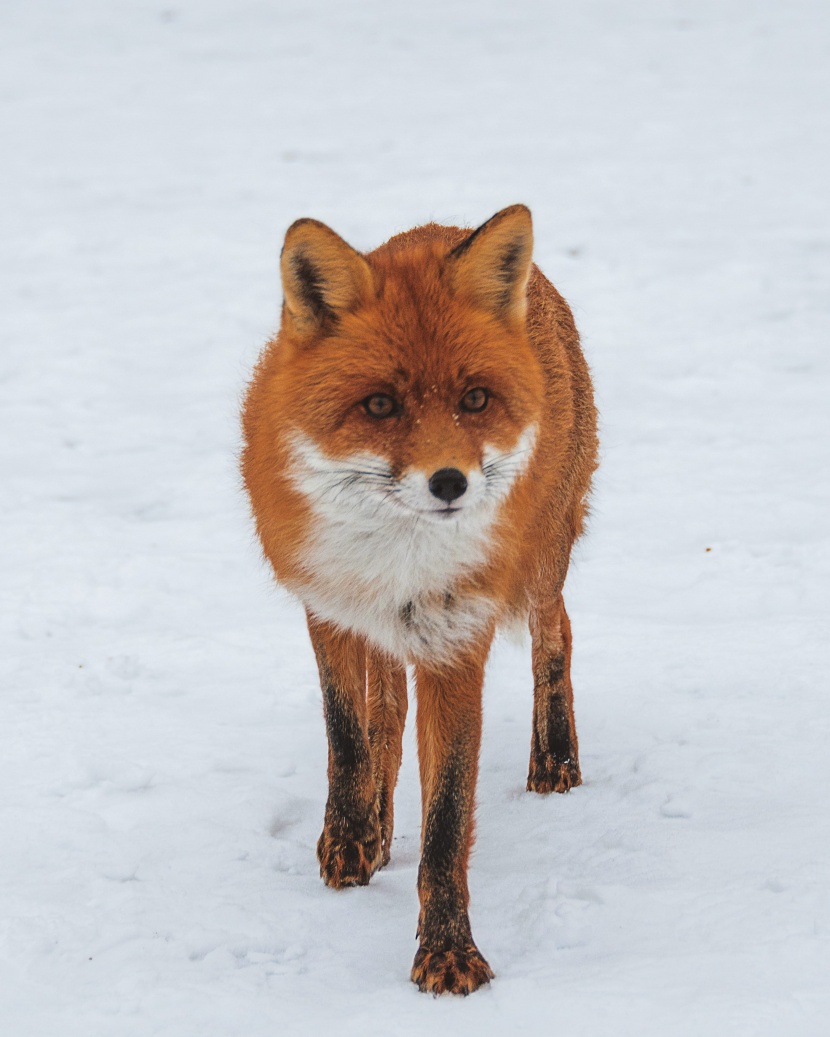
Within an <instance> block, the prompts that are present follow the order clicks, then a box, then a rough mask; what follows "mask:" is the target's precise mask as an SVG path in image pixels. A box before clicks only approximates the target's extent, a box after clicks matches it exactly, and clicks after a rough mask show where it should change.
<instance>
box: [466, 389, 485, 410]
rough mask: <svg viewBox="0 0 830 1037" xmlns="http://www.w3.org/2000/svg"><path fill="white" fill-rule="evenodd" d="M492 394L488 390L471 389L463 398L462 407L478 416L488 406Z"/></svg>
mask: <svg viewBox="0 0 830 1037" xmlns="http://www.w3.org/2000/svg"><path fill="white" fill-rule="evenodd" d="M489 399H490V394H489V393H488V392H487V390H486V389H480V388H479V389H470V391H469V392H466V393H464V395H463V396H462V397H461V406H462V407H463V408H464V410H466V411H469V412H470V413H471V414H478V413H479V412H480V411H483V410H484V408H485V407H486V406H487V402H488V401H489Z"/></svg>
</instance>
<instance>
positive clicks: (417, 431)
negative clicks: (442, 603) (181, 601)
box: [275, 205, 543, 523]
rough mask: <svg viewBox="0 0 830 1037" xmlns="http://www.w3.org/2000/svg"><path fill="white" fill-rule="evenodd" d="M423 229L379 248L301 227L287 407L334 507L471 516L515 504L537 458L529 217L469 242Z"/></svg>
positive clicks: (286, 355) (295, 250)
mask: <svg viewBox="0 0 830 1037" xmlns="http://www.w3.org/2000/svg"><path fill="white" fill-rule="evenodd" d="M424 230H431V231H432V232H433V233H430V234H424V235H422V236H419V235H418V232H417V231H416V232H414V233H413V232H410V233H409V234H403V235H399V237H398V238H393V239H392V240H391V241H389V242H388V243H387V244H386V245H385V246H383V247H382V248H380V249H378V250H376V251H375V252H373V253H371V254H369V255H363V254H361V253H359V252H357V251H355V250H354V249H353V248H352V247H351V246H349V245H348V244H347V243H346V242H345V241H343V239H342V238H340V237H339V236H338V235H337V234H335V233H334V231H332V230H330V229H329V228H328V227H327V226H325V225H324V224H322V223H318V222H317V221H315V220H309V219H304V220H299V221H297V222H296V223H294V224H293V225H292V226H291V227H290V229H289V230H288V233H287V236H286V239H285V246H284V249H283V252H282V257H281V272H282V282H283V289H284V296H285V302H284V307H283V321H282V327H281V332H280V353H281V360H282V363H281V367H282V373H283V378H282V379H280V381H281V383H282V385H283V387H285V388H286V391H284V392H281V393H280V397H281V398H280V399H279V401H278V406H279V407H280V409H281V411H282V415H283V418H284V419H286V420H287V421H288V423H289V425H290V427H291V428H293V430H294V436H293V445H294V451H295V460H296V463H297V466H298V467H297V470H298V481H299V483H300V485H301V487H302V489H303V491H304V493H306V495H307V496H308V497H309V498H310V499H311V500H312V501H313V502H315V503H317V504H318V505H320V506H321V507H328V506H330V507H331V508H332V509H334V510H337V509H340V510H341V512H344V513H345V512H346V511H348V510H350V509H353V508H357V509H359V510H371V511H373V512H374V513H375V514H378V513H379V514H387V513H388V514H389V515H395V514H397V515H399V516H400V515H404V514H405V515H408V516H410V517H412V516H417V517H418V518H420V519H422V520H423V521H425V522H428V523H435V522H438V523H441V522H446V521H447V520H449V519H458V520H463V519H464V518H465V516H466V515H468V514H471V513H473V512H474V511H478V510H479V509H482V508H484V509H485V510H492V508H493V507H494V506H495V505H496V504H497V503H498V502H499V501H500V500H503V499H504V498H505V497H506V496H507V494H508V493H509V491H510V488H511V486H512V484H513V482H514V481H515V479H516V477H517V476H518V475H519V474H520V473H521V472H522V471H523V470H524V469H525V467H526V466H527V463H528V461H529V459H530V456H531V454H532V451H533V447H534V443H535V435H536V429H537V425H538V421H539V417H540V412H541V407H542V400H543V380H542V373H541V369H540V365H539V360H538V358H537V356H536V353H535V352H534V350H533V349H532V348H531V346H530V342H529V340H528V332H527V324H526V316H527V284H528V278H529V276H530V272H531V251H532V225H531V218H530V212H529V210H528V209H527V208H526V207H525V206H523V205H514V206H511V207H510V208H508V209H504V210H502V211H501V212H499V213H497V214H496V215H495V216H494V217H493V218H492V219H490V220H488V222H487V223H485V224H483V225H482V226H481V227H479V228H478V230H476V231H474V232H472V233H470V234H469V235H468V236H466V237H464V238H463V240H461V241H460V242H458V236H459V232H455V238H454V240H453V237H452V233H451V232H450V231H446V230H445V231H444V234H443V236H441V235H436V234H435V233H434V231H435V230H437V228H434V227H432V228H424ZM289 386H290V391H288V390H287V387H289ZM275 402H277V401H275Z"/></svg>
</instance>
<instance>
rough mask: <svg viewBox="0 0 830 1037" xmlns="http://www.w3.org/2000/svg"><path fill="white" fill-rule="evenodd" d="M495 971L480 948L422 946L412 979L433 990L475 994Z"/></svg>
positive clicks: (424, 988)
mask: <svg viewBox="0 0 830 1037" xmlns="http://www.w3.org/2000/svg"><path fill="white" fill-rule="evenodd" d="M493 976H494V972H493V970H492V969H491V968H490V966H489V965H488V964H487V962H486V961H485V960H484V958H483V957H482V956H481V953H480V952H479V950H478V948H477V947H475V946H472V947H463V948H461V947H456V948H453V949H451V950H445V951H431V950H430V949H429V948H428V947H419V948H418V953H417V954H416V955H415V962H414V964H413V965H412V982H413V983H415V984H416V986H417V987H418V989H419V990H421V991H424V992H428V993H430V994H434V995H436V997H437V995H438V994H463V995H464V996H465V997H466V996H467V994H472V992H473V991H474V990H478V988H479V987H483V986H484V985H485V983H489V982H490V980H491V979H492V978H493Z"/></svg>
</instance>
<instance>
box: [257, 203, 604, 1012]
mask: <svg viewBox="0 0 830 1037" xmlns="http://www.w3.org/2000/svg"><path fill="white" fill-rule="evenodd" d="M531 250H532V229H531V222H530V213H529V212H528V210H527V209H526V208H525V207H524V206H512V207H510V208H509V209H505V210H503V211H502V212H500V213H498V214H497V215H496V216H494V217H493V218H492V219H491V220H489V221H488V222H487V223H486V224H484V225H483V226H482V227H480V228H479V229H478V230H477V231H474V232H471V231H469V230H462V229H460V228H456V227H441V226H437V225H435V224H429V225H427V226H425V227H418V228H415V229H414V230H411V231H408V232H406V233H404V234H399V235H397V236H396V237H394V238H392V239H391V240H390V241H388V242H386V244H384V245H382V246H381V247H380V248H378V249H376V250H375V251H374V252H370V253H368V254H366V255H362V254H360V253H358V252H356V251H355V250H354V249H352V248H351V247H350V246H349V245H347V244H346V243H345V242H344V241H342V239H340V238H339V237H338V236H337V235H336V234H335V233H334V232H333V231H331V230H330V229H329V228H328V227H325V226H324V225H323V224H320V223H317V222H316V221H313V220H300V221H298V222H297V223H295V224H294V225H293V226H292V227H291V228H290V229H289V231H288V233H287V235H286V242H285V247H284V249H283V254H282V260H281V269H282V278H283V286H284V291H285V305H284V307H283V319H282V325H281V328H280V331H279V333H278V335H277V336H276V338H274V339H273V340H272V341H271V342H270V343H269V344H268V345H267V347H266V349H265V350H264V352H263V355H262V357H261V358H260V361H259V363H258V365H257V368H256V371H255V373H254V377H253V380H252V382H251V385H250V387H249V390H248V394H247V397H246V400H245V405H244V410H243V427H244V435H245V448H244V453H243V458H242V471H243V476H244V480H245V484H246V487H247V489H248V492H249V494H250V498H251V503H252V507H253V513H254V517H255V520H256V526H257V532H258V534H259V537H260V540H261V542H262V546H263V550H264V552H265V555H266V557H267V559H268V560H269V562H270V563H271V565H272V567H273V569H274V572H275V574H276V576H277V579H278V580H279V581H280V582H281V583H283V584H284V585H285V586H286V587H288V588H289V589H290V590H292V591H293V592H294V593H295V594H296V595H297V596H298V597H299V598H300V600H301V601H303V602H304V604H305V605H306V609H307V611H308V614H309V630H310V633H311V637H312V641H313V643H314V646H315V651H316V653H317V658H318V663H319V666H320V678H321V685H322V688H323V694H324V704H325V710H326V723H327V730H328V735H329V745H330V753H329V802H328V805H327V811H326V823H325V826H324V831H323V835H322V836H321V840H320V844H319V846H318V856H319V858H320V864H321V871H322V873H323V877H324V879H325V880H326V881H327V882H328V883H329V884H330V885H334V886H343V885H350V884H355V883H362V882H366V881H368V880H369V877H370V875H371V874H372V872H373V871H374V869H375V868H376V867H377V866H379V865H380V864H383V863H386V862H387V861H388V859H389V852H390V848H391V840H392V822H393V809H392V794H393V790H394V786H395V782H396V780H397V771H398V767H399V764H400V752H401V736H402V732H403V724H404V720H405V717H406V677H405V671H404V665H405V664H406V663H414V664H415V676H416V686H417V691H418V718H417V727H418V749H419V758H420V769H421V785H422V801H423V834H422V862H421V868H420V871H419V894H420V898H421V918H420V924H419V934H420V941H421V945H420V949H419V951H418V955H417V956H416V961H415V965H414V967H413V979H414V980H415V982H416V983H417V984H418V985H419V987H421V989H426V990H430V991H432V992H434V993H440V992H443V991H445V990H446V991H453V992H459V993H469V992H470V991H471V990H474V989H475V988H476V987H477V986H479V985H480V984H481V983H484V982H487V980H488V979H489V978H490V976H491V975H492V973H491V971H490V969H489V966H488V965H487V963H486V962H485V961H484V959H483V958H482V957H481V955H480V953H479V952H478V949H477V948H476V947H475V944H474V943H473V940H472V935H471V933H470V928H469V921H468V918H467V881H466V868H467V859H468V855H469V849H470V845H471V841H472V834H473V823H472V814H473V801H474V794H475V781H476V772H477V766H478V750H479V741H480V731H481V686H482V680H483V672H484V665H485V662H486V659H487V655H488V652H489V648H490V643H491V640H492V637H493V634H494V631H495V629H496V628H497V626H498V625H499V624H501V623H504V622H509V621H511V620H514V619H516V618H525V619H528V618H529V620H530V626H531V634H532V637H533V672H534V688H535V692H534V722H533V738H532V742H531V762H530V772H529V777H528V788H529V789H532V790H534V791H537V792H550V791H559V792H564V791H567V789H569V788H570V787H572V786H573V785H576V784H579V781H580V773H579V763H578V756H577V754H578V748H577V740H576V728H575V724H574V720H573V692H572V688H571V683H570V653H571V633H570V624H569V622H568V617H567V613H566V612H565V607H564V603H563V601H562V586H563V583H564V580H565V575H566V573H567V568H568V560H569V556H570V550H571V547H572V544H573V542H574V540H575V538H576V537H578V536H579V534H580V533H581V531H582V528H583V522H584V517H585V512H586V498H587V494H588V491H589V487H590V479H591V474H592V472H593V469H594V467H595V464H596V450H597V441H596V431H595V428H596V415H595V411H594V405H593V398H592V390H591V382H590V377H589V374H588V369H587V366H586V364H585V361H584V358H583V356H582V353H581V350H580V347H579V339H578V336H577V332H576V329H575V327H574V323H573V319H572V316H571V313H570V310H569V308H568V306H567V304H566V303H565V302H564V300H563V299H562V297H561V296H560V295H559V294H558V292H557V291H556V289H555V288H554V287H553V286H552V285H551V284H550V282H549V281H547V280H546V278H545V277H544V275H543V274H542V273H541V272H540V271H539V270H538V268H536V267H535V266H533V265H532V263H531ZM482 390H483V391H484V395H483V396H482V394H481V391H482ZM471 393H472V395H470V394H471ZM482 399H484V400H485V403H484V405H483V406H482V407H479V406H478V405H479V403H480V402H481V400H482ZM373 408H374V410H373ZM381 412H382V413H381ZM442 473H443V474H442ZM441 478H443V479H444V480H445V482H444V484H441V482H440V480H441ZM446 480H450V482H447V481H446ZM452 480H460V481H457V482H452ZM459 491H460V496H459ZM442 494H443V496H442ZM444 520H446V521H444ZM367 694H368V705H367Z"/></svg>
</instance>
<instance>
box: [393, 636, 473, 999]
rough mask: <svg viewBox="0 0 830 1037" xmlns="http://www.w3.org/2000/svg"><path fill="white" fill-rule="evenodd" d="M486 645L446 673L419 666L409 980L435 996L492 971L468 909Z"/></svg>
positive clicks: (459, 990) (466, 986)
mask: <svg viewBox="0 0 830 1037" xmlns="http://www.w3.org/2000/svg"><path fill="white" fill-rule="evenodd" d="M488 648H489V642H488V644H487V645H486V646H484V648H483V650H482V651H480V652H478V653H477V654H475V655H472V656H468V657H467V658H466V659H465V660H464V662H463V663H461V664H460V665H456V666H454V667H453V668H452V669H449V670H433V669H429V668H428V667H426V666H418V667H416V683H417V693H418V758H419V764H420V770H421V797H422V810H423V828H422V845H421V864H420V867H419V869H418V896H419V899H420V902H421V912H420V917H419V922H418V938H419V941H420V946H419V948H418V952H417V954H416V955H415V962H414V964H413V967H412V979H413V981H414V982H415V983H416V984H417V985H418V988H419V989H420V990H426V991H430V992H431V993H433V994H442V993H453V994H470V993H472V992H473V991H474V990H476V989H477V988H478V987H480V986H482V985H483V984H484V983H488V982H489V981H490V979H491V978H492V976H493V972H492V970H491V969H490V966H489V965H488V964H487V962H486V961H485V960H484V958H483V957H482V955H481V953H480V951H479V950H478V948H477V947H476V945H475V943H474V941H473V936H472V932H471V929H470V920H469V917H468V914H467V905H468V901H469V893H468V888H467V861H468V858H469V854H470V847H471V845H472V841H473V810H474V803H475V785H476V777H477V773H478V752H479V746H480V743H481V691H482V683H483V678H484V662H485V660H486V657H487V650H488Z"/></svg>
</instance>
